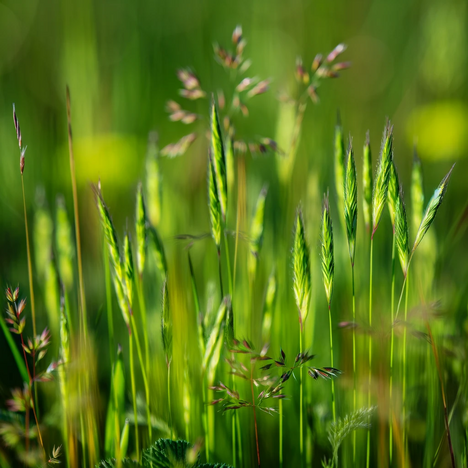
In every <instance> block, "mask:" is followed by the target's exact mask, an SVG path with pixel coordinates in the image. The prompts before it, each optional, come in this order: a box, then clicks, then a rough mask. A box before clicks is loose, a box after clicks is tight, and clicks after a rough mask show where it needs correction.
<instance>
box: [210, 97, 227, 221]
mask: <svg viewBox="0 0 468 468" xmlns="http://www.w3.org/2000/svg"><path fill="white" fill-rule="evenodd" d="M211 151H212V161H213V168H214V172H215V177H216V187H217V189H218V198H219V203H220V207H221V214H222V218H223V221H226V210H227V197H228V193H227V175H226V156H225V154H224V144H223V138H222V136H221V125H220V122H219V116H218V111H217V109H216V104H215V101H214V98H212V100H211Z"/></svg>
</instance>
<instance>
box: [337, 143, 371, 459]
mask: <svg viewBox="0 0 468 468" xmlns="http://www.w3.org/2000/svg"><path fill="white" fill-rule="evenodd" d="M344 194H345V212H344V216H345V225H346V234H347V238H348V250H349V258H350V261H351V285H352V295H353V299H352V300H353V411H356V296H355V294H354V258H355V255H356V230H357V212H358V203H357V174H356V163H355V161H354V152H353V148H352V143H351V141H350V144H349V149H348V162H347V165H346V178H345V187H344ZM364 203H365V202H364ZM369 206H370V204H369ZM332 365H333V364H332ZM355 462H356V434H355V433H353V463H355Z"/></svg>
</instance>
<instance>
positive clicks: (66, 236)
mask: <svg viewBox="0 0 468 468" xmlns="http://www.w3.org/2000/svg"><path fill="white" fill-rule="evenodd" d="M55 248H56V252H57V265H58V271H59V276H60V279H61V281H62V282H63V285H64V286H65V290H66V291H70V289H71V288H72V287H73V270H74V267H73V259H74V257H75V248H74V245H73V231H72V227H71V225H70V221H69V219H68V214H67V209H66V206H65V200H64V198H63V196H58V197H57V201H56V213H55Z"/></svg>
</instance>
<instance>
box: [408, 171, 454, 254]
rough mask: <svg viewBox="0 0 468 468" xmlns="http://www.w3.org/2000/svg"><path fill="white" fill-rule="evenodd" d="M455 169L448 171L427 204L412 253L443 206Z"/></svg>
mask: <svg viewBox="0 0 468 468" xmlns="http://www.w3.org/2000/svg"><path fill="white" fill-rule="evenodd" d="M454 167H455V164H454V165H453V166H452V167H451V169H450V171H448V173H447V175H446V176H445V177H444V178H443V179H442V181H441V182H440V184H439V186H438V187H437V188H436V190H435V191H434V194H433V195H432V197H431V199H430V200H429V203H428V204H427V207H426V211H425V212H424V216H423V218H422V220H421V224H420V225H419V228H418V231H417V234H416V238H415V240H414V245H413V249H412V252H414V251H415V250H416V248H417V247H418V245H419V244H420V243H421V241H422V240H423V237H424V235H425V234H426V232H427V230H428V229H429V228H430V227H431V224H432V222H433V221H434V218H435V216H436V214H437V210H438V209H439V207H440V205H441V204H442V200H443V198H444V195H445V192H446V191H447V187H448V183H449V180H450V176H451V174H452V171H453V168H454Z"/></svg>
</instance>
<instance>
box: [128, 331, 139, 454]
mask: <svg viewBox="0 0 468 468" xmlns="http://www.w3.org/2000/svg"><path fill="white" fill-rule="evenodd" d="M128 344H129V348H130V380H131V382H132V399H133V416H134V417H135V445H136V455H137V460H138V461H139V460H140V444H139V443H138V411H137V400H136V387H135V367H134V363H133V336H132V335H131V334H129V335H128Z"/></svg>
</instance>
